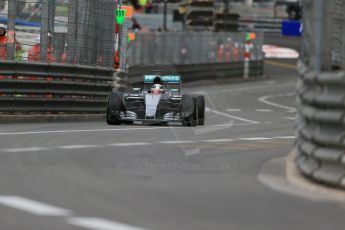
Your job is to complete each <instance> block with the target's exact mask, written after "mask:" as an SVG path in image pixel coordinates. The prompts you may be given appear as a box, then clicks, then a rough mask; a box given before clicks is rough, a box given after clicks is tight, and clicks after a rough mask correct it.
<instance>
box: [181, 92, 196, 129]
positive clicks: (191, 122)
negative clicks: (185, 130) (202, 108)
mask: <svg viewBox="0 0 345 230" xmlns="http://www.w3.org/2000/svg"><path fill="white" fill-rule="evenodd" d="M181 115H182V116H181V120H182V125H183V126H186V127H195V126H196V125H197V123H198V122H197V108H196V99H195V98H194V97H192V96H191V95H188V94H187V95H183V96H182V99H181Z"/></svg>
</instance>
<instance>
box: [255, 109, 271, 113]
mask: <svg viewBox="0 0 345 230" xmlns="http://www.w3.org/2000/svg"><path fill="white" fill-rule="evenodd" d="M255 111H256V112H264V113H266V112H272V110H271V109H256V110H255Z"/></svg>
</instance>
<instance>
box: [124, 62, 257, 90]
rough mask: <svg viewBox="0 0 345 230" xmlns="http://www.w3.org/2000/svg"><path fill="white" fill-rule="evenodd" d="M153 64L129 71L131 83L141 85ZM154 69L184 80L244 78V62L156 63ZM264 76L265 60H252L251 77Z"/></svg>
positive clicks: (220, 80)
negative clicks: (143, 76) (176, 75)
mask: <svg viewBox="0 0 345 230" xmlns="http://www.w3.org/2000/svg"><path fill="white" fill-rule="evenodd" d="M152 69H153V65H144V66H134V67H130V68H129V71H128V81H129V84H131V85H139V84H141V83H142V74H143V73H149V72H150V71H152ZM154 69H158V70H159V69H162V70H165V71H167V72H169V73H176V74H180V75H181V76H182V82H183V83H187V82H196V81H201V80H210V81H215V82H219V83H222V82H223V81H225V80H231V79H233V80H234V79H243V77H244V62H243V61H238V62H228V63H205V64H202V65H197V64H184V65H164V64H161V65H154ZM262 76H264V63H263V60H257V61H250V64H249V78H250V79H251V78H256V77H262Z"/></svg>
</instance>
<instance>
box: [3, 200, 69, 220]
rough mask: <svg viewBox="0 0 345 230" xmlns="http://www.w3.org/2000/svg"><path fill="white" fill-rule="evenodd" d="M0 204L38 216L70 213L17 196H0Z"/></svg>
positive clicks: (67, 214) (66, 214)
mask: <svg viewBox="0 0 345 230" xmlns="http://www.w3.org/2000/svg"><path fill="white" fill-rule="evenodd" d="M0 204H1V205H4V206H7V207H11V208H14V209H18V210H21V211H25V212H28V213H32V214H35V215H39V216H69V215H71V211H70V210H67V209H63V208H59V207H54V206H51V205H49V204H44V203H41V202H38V201H34V200H29V199H26V198H23V197H18V196H0Z"/></svg>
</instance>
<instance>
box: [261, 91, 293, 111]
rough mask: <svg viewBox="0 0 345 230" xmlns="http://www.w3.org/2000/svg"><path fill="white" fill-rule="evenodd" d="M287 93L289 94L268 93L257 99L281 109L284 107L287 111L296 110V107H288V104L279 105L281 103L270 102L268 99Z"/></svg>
mask: <svg viewBox="0 0 345 230" xmlns="http://www.w3.org/2000/svg"><path fill="white" fill-rule="evenodd" d="M288 95H291V94H285V95H284V94H280V95H268V96H263V97H260V98H258V100H259V101H260V102H262V103H264V104H267V105H270V106H274V107H278V108H281V109H286V110H288V112H296V108H293V107H289V106H286V105H281V104H278V103H274V102H271V101H269V100H268V99H269V98H272V97H281V96H288Z"/></svg>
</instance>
